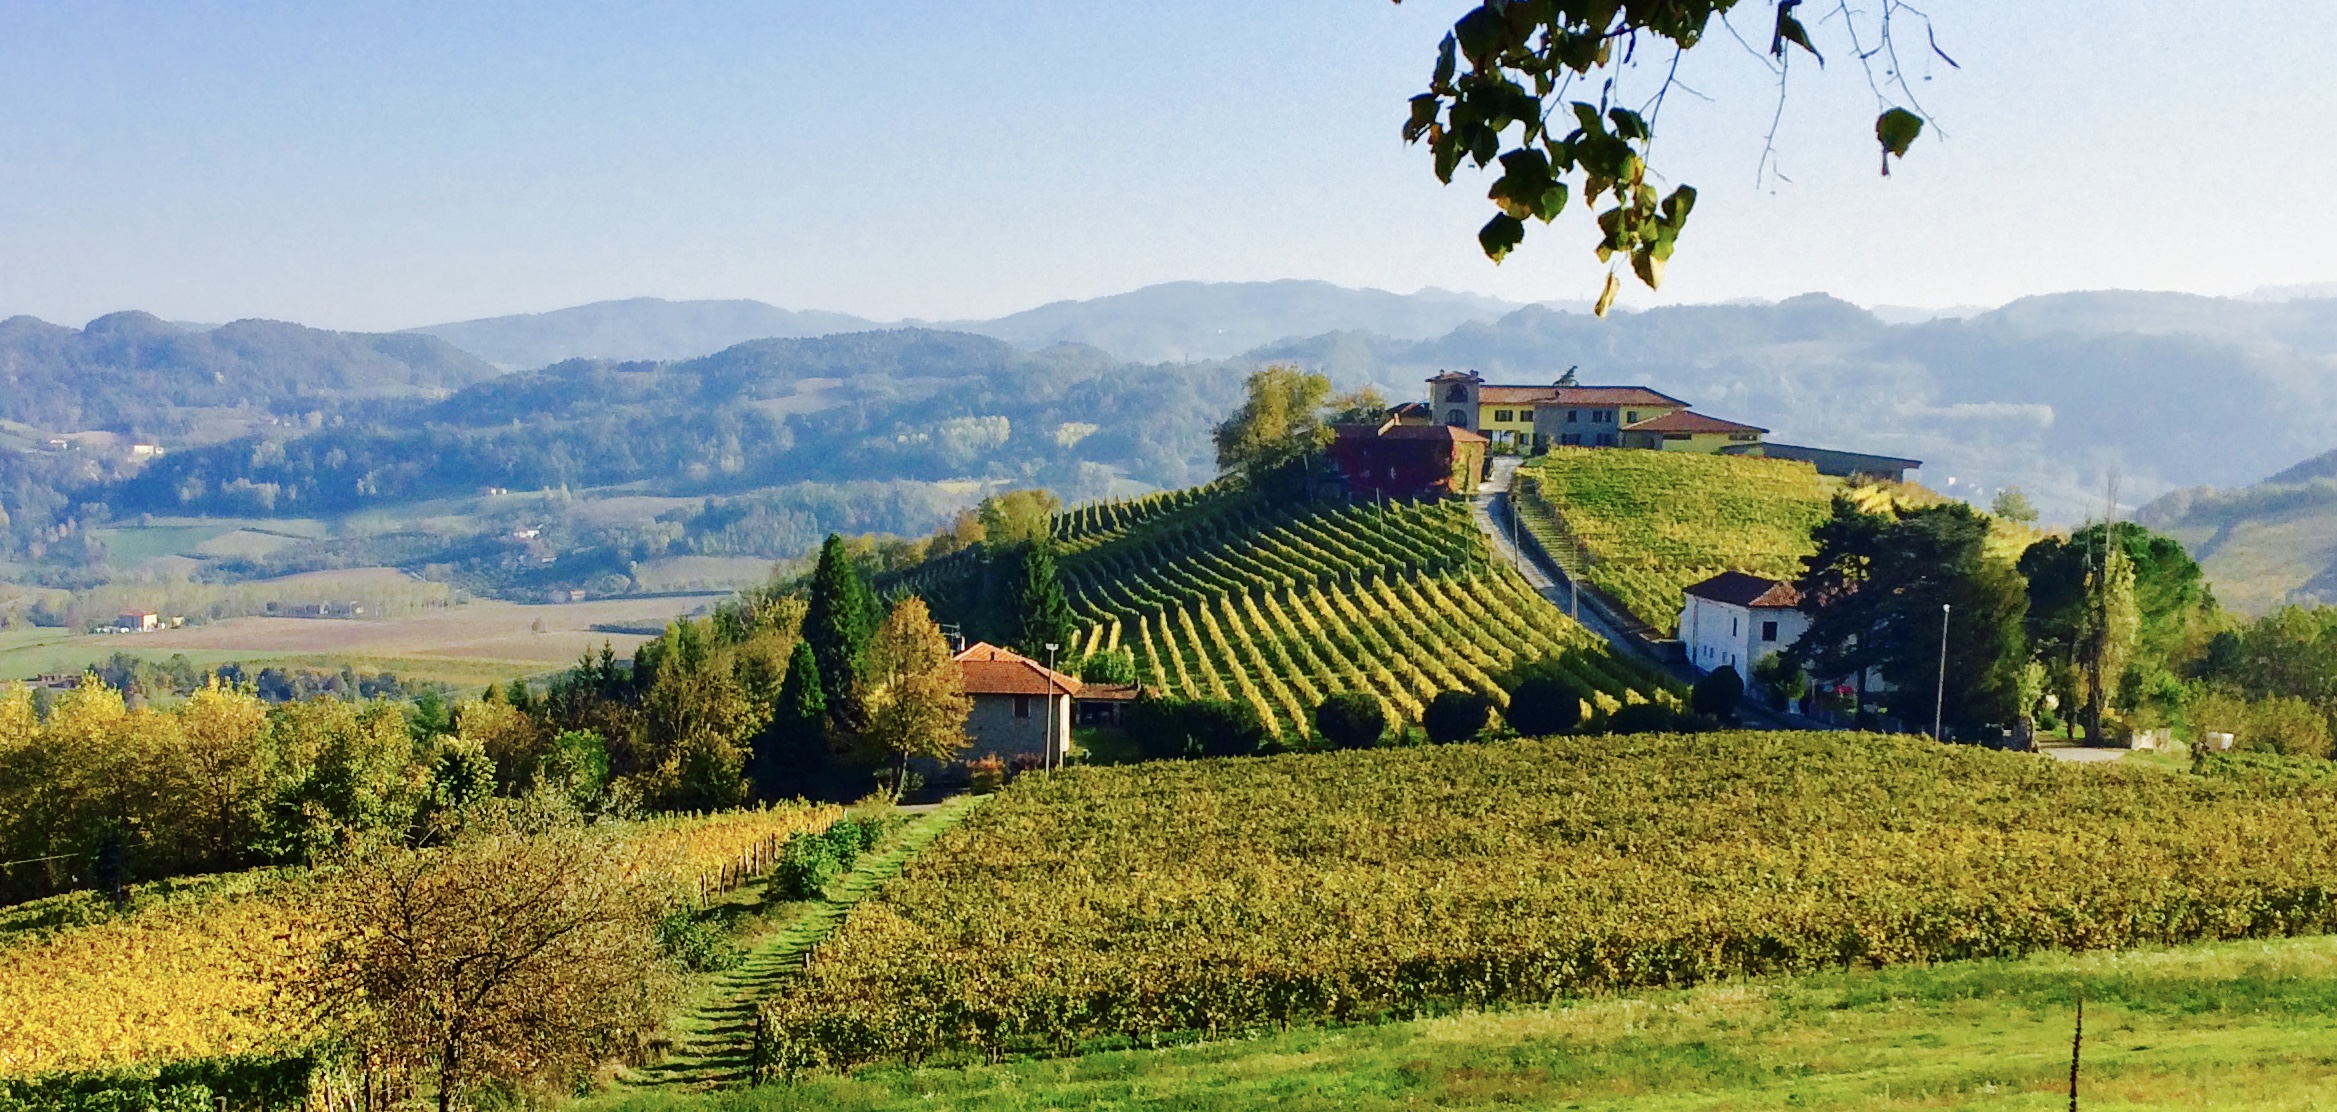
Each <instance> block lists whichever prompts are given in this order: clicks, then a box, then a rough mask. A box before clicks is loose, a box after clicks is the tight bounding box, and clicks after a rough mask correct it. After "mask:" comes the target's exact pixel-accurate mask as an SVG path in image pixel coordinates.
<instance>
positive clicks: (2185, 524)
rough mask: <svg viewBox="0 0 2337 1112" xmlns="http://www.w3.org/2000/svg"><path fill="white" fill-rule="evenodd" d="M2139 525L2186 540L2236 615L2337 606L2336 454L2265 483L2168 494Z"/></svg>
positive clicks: (2141, 517) (2146, 508) (2142, 516)
mask: <svg viewBox="0 0 2337 1112" xmlns="http://www.w3.org/2000/svg"><path fill="white" fill-rule="evenodd" d="M2136 520H2138V521H2140V522H2142V523H2143V524H2145V525H2148V526H2150V527H2151V528H2153V529H2157V530H2160V531H2161V532H2164V533H2167V534H2168V535H2170V536H2172V537H2174V538H2175V539H2177V540H2180V541H2182V542H2183V545H2184V547H2185V548H2188V549H2189V550H2190V552H2191V555H2192V557H2193V558H2195V559H2197V560H2198V561H2199V564H2200V567H2201V568H2202V569H2203V570H2204V571H2205V572H2206V573H2207V578H2208V580H2209V582H2211V583H2213V584H2214V585H2215V594H2216V597H2217V598H2218V599H2220V600H2221V601H2222V602H2223V603H2224V604H2225V605H2227V606H2230V607H2232V608H2233V609H2235V610H2239V611H2242V612H2244V613H2249V614H2261V613H2264V612H2265V611H2267V610H2270V609H2272V608H2273V607H2275V606H2279V605H2281V604H2283V603H2291V602H2294V603H2302V604H2305V605H2326V604H2328V603H2331V602H2337V452H2330V453H2326V454H2323V455H2318V456H2315V457H2313V458H2311V459H2308V460H2306V461H2304V462H2303V463H2300V464H2297V465H2296V466H2294V467H2290V468H2287V469H2285V470H2283V471H2281V472H2280V473H2279V474H2277V475H2274V476H2272V477H2271V478H2268V479H2265V480H2264V481H2262V482H2260V483H2252V484H2249V485H2247V486H2243V487H2237V488H2233V489H2230V490H2217V489H2215V488H2213V487H2195V488H2185V489H2183V490H2177V491H2172V492H2169V493H2168V494H2166V495H2164V496H2162V497H2160V498H2158V499H2157V500H2156V501H2153V502H2151V503H2150V504H2149V505H2147V506H2144V507H2143V508H2142V511H2141V512H2140V513H2139V514H2137V515H2136Z"/></svg>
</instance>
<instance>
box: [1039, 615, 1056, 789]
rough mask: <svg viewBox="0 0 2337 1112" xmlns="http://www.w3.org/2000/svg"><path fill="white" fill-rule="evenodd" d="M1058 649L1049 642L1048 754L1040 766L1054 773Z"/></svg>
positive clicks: (1046, 701)
mask: <svg viewBox="0 0 2337 1112" xmlns="http://www.w3.org/2000/svg"><path fill="white" fill-rule="evenodd" d="M1056 648H1057V646H1056V644H1055V643H1054V642H1053V641H1049V642H1047V698H1046V699H1045V701H1044V705H1045V707H1046V708H1047V725H1046V731H1047V752H1046V753H1045V755H1044V757H1043V759H1041V760H1040V761H1039V764H1041V765H1042V766H1044V767H1045V768H1046V769H1047V771H1049V772H1052V771H1054V769H1055V649H1056Z"/></svg>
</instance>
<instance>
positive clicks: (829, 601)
mask: <svg viewBox="0 0 2337 1112" xmlns="http://www.w3.org/2000/svg"><path fill="white" fill-rule="evenodd" d="M883 616H884V614H883V610H882V609H881V608H880V607H879V606H878V605H877V601H876V595H875V594H874V593H872V592H871V591H869V589H868V584H866V583H863V582H861V579H860V572H859V570H858V569H856V568H854V567H853V566H852V556H851V553H849V552H847V551H846V550H845V547H844V538H842V537H840V536H837V535H836V534H834V533H830V534H828V540H827V543H826V544H824V545H821V546H820V562H819V565H818V566H817V567H815V568H813V569H812V573H811V607H810V609H809V610H807V611H806V612H805V613H804V616H803V637H804V640H806V641H808V642H810V643H811V652H812V659H813V660H814V661H816V662H817V663H818V664H819V670H820V695H821V699H822V705H823V706H825V708H826V710H827V714H828V718H829V720H830V722H831V724H838V725H842V726H844V727H846V728H856V725H857V724H856V723H851V722H842V723H838V722H837V720H838V719H839V718H851V717H854V715H853V714H852V708H853V707H855V706H856V705H857V701H856V699H855V697H854V694H853V689H854V687H855V686H856V684H857V683H858V682H859V679H860V672H861V668H862V667H863V665H864V664H865V663H866V659H867V655H868V638H869V635H871V634H873V633H875V632H876V624H877V622H878V621H880V620H881V619H882V618H883Z"/></svg>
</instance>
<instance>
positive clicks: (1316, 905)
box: [762, 733, 2337, 1070]
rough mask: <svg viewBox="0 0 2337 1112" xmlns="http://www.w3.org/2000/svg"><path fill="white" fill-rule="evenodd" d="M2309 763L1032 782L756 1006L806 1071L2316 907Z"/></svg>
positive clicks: (2029, 948) (1722, 752)
mask: <svg viewBox="0 0 2337 1112" xmlns="http://www.w3.org/2000/svg"><path fill="white" fill-rule="evenodd" d="M2332 804H2337V797H2333V796H2332V793H2331V792H2330V790H2329V789H2328V788H2326V787H2320V786H2300V785H2286V786H2282V785H2271V784H2262V783H2258V784H2247V783H2236V782H2212V781H2203V780H2200V779H2196V778H2190V777H2179V776H2172V775H2168V774H2166V773H2163V772H2159V771H2157V770H2153V769H2143V768H2134V769H2128V768H2121V767H2115V766H2103V767H2087V768H2081V767H2077V766H2072V765H2066V764H2060V763H2057V762H2053V761H2041V760H2037V759H2035V758H2033V757H2027V756H2022V755H2015V754H2003V753H1994V752H1988V751H1983V750H1978V749H1972V748H1964V747H1957V746H1938V745H1932V744H1929V743H1927V742H1923V741H1920V740H1916V739H1904V738H1890V737H1880V736H1874V735H1857V734H1783V733H1747V734H1703V735H1694V736H1687V737H1671V736H1649V735H1636V736H1631V737H1623V738H1616V737H1562V738H1548V739H1539V740H1528V741H1517V742H1507V743H1499V744H1492V745H1478V746H1450V747H1429V748H1417V749H1392V750H1391V749H1382V750H1367V751H1359V752H1342V753H1317V754H1293V755H1287V756H1281V757H1273V758H1262V759H1257V760H1244V761H1200V762H1162V763H1150V764H1142V765H1131V766H1120V767H1112V768H1086V769H1073V770H1070V771H1069V772H1067V773H1064V774H1059V775H1057V776H1055V777H1053V778H1051V779H1041V778H1038V777H1029V778H1025V779H1023V780H1022V781H1019V782H1018V783H1017V784H1016V785H1015V786H1014V787H1012V788H1011V789H1010V790H1009V791H1008V792H1007V793H1006V794H1005V795H1003V796H1002V797H1000V798H999V799H997V800H996V801H994V802H993V803H992V804H991V805H990V806H988V807H986V808H984V809H983V810H982V811H981V812H979V813H977V814H976V815H974V816H973V817H972V818H970V819H969V820H968V821H967V822H966V823H965V825H964V826H962V827H960V828H959V829H957V830H954V831H951V832H950V833H949V834H948V835H946V836H944V837H943V838H942V839H941V840H940V841H938V842H937V843H936V844H935V846H934V847H933V849H931V850H929V851H928V852H927V854H926V855H925V856H924V857H923V858H921V859H920V860H919V861H918V862H917V863H916V864H915V865H914V866H913V867H912V868H911V869H910V870H909V871H908V872H907V873H905V874H904V875H903V876H902V877H901V878H900V879H898V880H896V881H895V882H894V884H893V885H892V886H890V887H888V888H887V889H886V890H885V891H884V892H883V893H882V894H881V895H880V896H878V897H875V898H873V899H871V900H869V901H867V902H865V903H863V904H862V905H860V906H859V907H858V908H857V909H855V910H854V912H853V913H852V915H851V917H850V919H849V920H848V921H847V922H846V924H845V926H844V927H843V929H842V930H841V931H839V932H838V933H837V934H836V935H835V936H833V937H832V938H831V939H830V940H829V941H828V942H827V943H826V944H825V945H823V946H822V947H821V949H820V951H819V952H818V955H817V956H816V957H815V959H814V960H813V961H812V962H811V964H810V966H809V967H808V968H807V969H805V970H804V972H803V974H802V976H801V978H800V979H799V980H798V981H796V982H795V984H794V985H793V986H792V987H791V988H790V989H789V990H787V991H786V992H784V993H782V994H781V995H779V996H777V997H774V998H773V999H772V1000H770V1001H768V1002H766V1003H765V1005H764V1011H763V1017H762V1018H763V1027H764V1029H765V1030H766V1031H767V1032H768V1037H767V1045H766V1047H765V1051H766V1054H768V1055H769V1056H770V1057H768V1058H767V1059H766V1060H768V1061H773V1062H776V1063H779V1065H780V1067H781V1068H783V1069H793V1070H802V1069H818V1068H836V1067H844V1066H849V1065H852V1064H855V1063H861V1062H871V1061H883V1060H895V1059H903V1058H906V1059H911V1060H918V1061H924V1062H928V1063H935V1064H938V1063H942V1062H948V1061H952V1060H961V1061H962V1060H976V1059H981V1058H988V1059H991V1060H996V1059H997V1058H998V1057H999V1056H1001V1055H1005V1054H1012V1053H1023V1052H1028V1053H1041V1054H1060V1053H1066V1052H1072V1051H1076V1050H1078V1049H1080V1048H1082V1047H1089V1046H1099V1045H1126V1044H1127V1043H1129V1042H1130V1041H1133V1042H1135V1043H1137V1044H1139V1045H1142V1044H1144V1043H1147V1042H1151V1041H1154V1040H1157V1039H1175V1038H1182V1037H1188V1036H1191V1035H1196V1034H1216V1035H1225V1034H1230V1033H1235V1032H1239V1031H1243V1030H1255V1029H1258V1028H1262V1027H1268V1026H1273V1025H1278V1024H1288V1023H1292V1022H1304V1021H1309V1020H1315V1019H1333V1020H1340V1021H1363V1020H1371V1019H1376V1018H1382V1017H1399V1016H1406V1015H1413V1014H1420V1013H1424V1012H1440V1011H1446V1010H1450V1009H1455V1008H1464V1007H1479V1006H1485V1005H1493V1004H1503V1003H1540V1002H1547V1001H1554V1000H1559V999H1567V998H1573V997H1577V996H1580V995H1584V994H1595V993H1600V992H1605V991H1611V990H1623V989H1629V988H1634V987H1645V986H1666V987H1677V986H1683V985H1689V984H1695V983H1698V982H1705V981H1712V980H1718V979H1726V978H1733V977H1744V976H1756V975H1768V974H1790V973H1801V972H1812V971H1821V970H1827V969H1841V968H1845V967H1850V966H1885V965H1896V964H1903V963H1918V964H1919V963H1930V962H1938V961H1948V960H1958V959H1969V958H1977V957H2003V956H2013V955H2019V954H2024V953H2030V952H2036V951H2040V950H2052V949H2071V950H2082V949H2112V948H2128V947H2135V946H2144V945H2156V944H2168V943H2178V942H2185V941H2193V940H2208V939H2237V938H2263V937H2277V936H2286V935H2294V934H2300V933H2311V932H2318V931H2326V930H2329V929H2331V928H2332V927H2337V902H2333V901H2332V900H2331V899H2330V898H2329V895H2328V891H2329V890H2328V885H2327V878H2328V877H2329V876H2330V875H2331V873H2332V870H2333V869H2337V820H2333V819H2332V818H2331V817H2330V816H2331V815H2332V814H2337V810H2333V808H2332Z"/></svg>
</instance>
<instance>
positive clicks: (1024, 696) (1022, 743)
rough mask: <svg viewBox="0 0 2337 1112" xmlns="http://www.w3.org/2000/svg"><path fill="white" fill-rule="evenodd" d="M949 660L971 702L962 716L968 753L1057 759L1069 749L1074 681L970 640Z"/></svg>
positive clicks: (1075, 691) (1077, 691)
mask: <svg viewBox="0 0 2337 1112" xmlns="http://www.w3.org/2000/svg"><path fill="white" fill-rule="evenodd" d="M955 659H956V660H957V663H958V668H959V670H960V671H962V672H963V673H964V674H965V677H966V694H967V695H969V696H971V697H972V698H973V703H974V707H973V713H972V714H970V715H968V716H967V718H966V738H967V743H968V744H967V750H966V752H967V755H968V756H973V757H983V756H987V755H989V754H992V753H995V754H997V755H998V756H1000V757H1003V758H1005V759H1007V760H1009V761H1012V760H1013V759H1014V758H1015V757H1017V756H1021V755H1026V754H1027V755H1029V756H1032V757H1034V758H1037V759H1040V760H1053V761H1060V760H1061V759H1062V757H1063V754H1064V753H1066V752H1068V751H1069V750H1070V747H1071V704H1072V701H1073V700H1074V699H1076V698H1077V697H1078V696H1079V694H1080V691H1081V684H1080V682H1079V681H1078V680H1075V679H1073V678H1071V677H1070V676H1066V675H1064V674H1063V673H1061V672H1056V671H1052V670H1050V669H1048V667H1047V666H1046V665H1044V664H1041V663H1039V662H1038V661H1035V660H1032V659H1031V658H1029V657H1027V656H1023V655H1022V654H1020V653H1016V652H1012V651H1009V650H1007V649H1002V648H999V647H998V646H996V645H992V644H989V643H988V642H976V643H975V644H974V646H973V647H972V648H969V649H967V650H966V651H964V652H961V653H959V654H957V656H956V658H955ZM1050 744H1051V745H1052V746H1053V749H1052V751H1051V752H1050V750H1049V745H1050Z"/></svg>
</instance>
